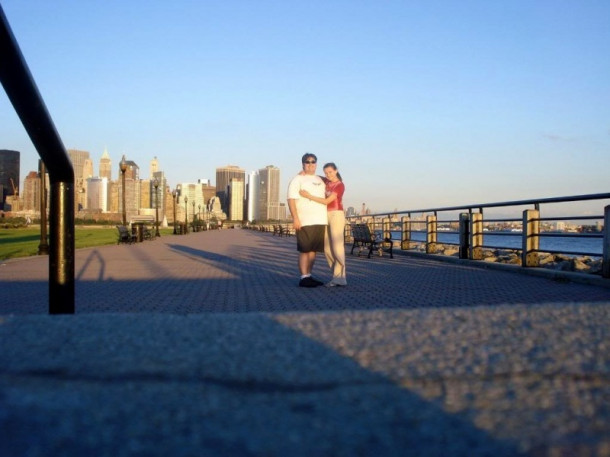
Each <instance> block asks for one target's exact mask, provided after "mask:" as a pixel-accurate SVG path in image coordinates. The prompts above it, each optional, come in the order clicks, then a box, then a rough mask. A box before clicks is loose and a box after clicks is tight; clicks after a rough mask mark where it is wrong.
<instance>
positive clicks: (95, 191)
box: [87, 177, 109, 213]
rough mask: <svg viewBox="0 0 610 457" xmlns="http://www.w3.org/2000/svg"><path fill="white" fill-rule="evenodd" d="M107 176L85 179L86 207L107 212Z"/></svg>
mask: <svg viewBox="0 0 610 457" xmlns="http://www.w3.org/2000/svg"><path fill="white" fill-rule="evenodd" d="M108 193H109V192H108V178H105V177H104V178H88V179H87V208H88V209H90V210H100V211H101V212H102V213H107V212H108Z"/></svg>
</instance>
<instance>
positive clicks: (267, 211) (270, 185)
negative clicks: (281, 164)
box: [258, 165, 285, 221]
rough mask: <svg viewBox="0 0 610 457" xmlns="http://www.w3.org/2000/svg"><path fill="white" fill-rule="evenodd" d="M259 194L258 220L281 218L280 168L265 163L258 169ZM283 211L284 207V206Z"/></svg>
mask: <svg viewBox="0 0 610 457" xmlns="http://www.w3.org/2000/svg"><path fill="white" fill-rule="evenodd" d="M258 176H259V194H258V208H259V216H258V218H259V219H260V220H263V221H266V220H277V219H282V218H283V217H282V216H281V212H280V206H282V205H280V169H279V168H278V167H275V166H273V165H267V166H266V167H265V168H261V169H260V170H258ZM284 213H285V208H284Z"/></svg>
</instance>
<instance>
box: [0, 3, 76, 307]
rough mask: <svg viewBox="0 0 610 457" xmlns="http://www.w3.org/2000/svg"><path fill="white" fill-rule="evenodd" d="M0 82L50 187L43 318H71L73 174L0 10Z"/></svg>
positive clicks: (0, 6)
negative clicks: (45, 312)
mask: <svg viewBox="0 0 610 457" xmlns="http://www.w3.org/2000/svg"><path fill="white" fill-rule="evenodd" d="M0 62H2V64H1V65H0V82H2V86H3V87H4V90H5V91H6V94H7V96H8V98H9V100H10V101H11V103H12V105H13V107H14V108H15V112H16V113H17V115H18V116H19V119H20V120H21V123H22V124H23V126H24V128H25V130H26V131H27V133H28V135H29V137H30V139H31V140H32V143H33V144H34V147H35V148H36V150H37V151H38V154H39V155H40V158H41V159H42V161H43V162H44V164H45V166H46V168H47V170H48V172H49V181H50V184H51V198H50V212H49V237H50V243H49V248H50V249H49V313H50V314H72V313H74V170H73V168H72V164H71V163H70V159H69V158H68V154H67V153H66V149H65V147H64V145H63V143H62V141H61V138H60V137H59V134H58V133H57V130H56V128H55V125H54V124H53V120H52V119H51V116H50V115H49V112H48V111H47V108H46V106H45V104H44V101H43V99H42V97H41V95H40V92H39V91H38V88H37V87H36V83H35V82H34V78H33V77H32V74H31V73H30V70H29V69H28V66H27V64H26V62H25V59H24V58H23V54H22V53H21V50H20V49H19V45H18V44H17V41H16V39H15V36H14V35H13V32H12V31H11V28H10V26H9V23H8V20H7V18H6V16H5V14H4V11H3V9H2V5H0Z"/></svg>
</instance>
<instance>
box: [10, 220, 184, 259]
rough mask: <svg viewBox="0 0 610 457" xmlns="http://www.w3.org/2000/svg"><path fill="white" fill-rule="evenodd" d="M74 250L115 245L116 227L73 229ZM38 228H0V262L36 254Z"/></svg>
mask: <svg viewBox="0 0 610 457" xmlns="http://www.w3.org/2000/svg"><path fill="white" fill-rule="evenodd" d="M159 231H160V232H161V235H162V236H163V235H168V234H170V233H172V229H171V228H170V229H161V230H159ZM74 232H75V240H74V244H75V246H76V249H79V248H87V247H91V246H103V245H105V244H115V243H116V242H117V238H118V232H117V229H116V227H93V228H91V227H78V226H76V227H75V229H74ZM39 244H40V228H38V227H36V228H18V229H2V228H0V260H6V259H11V258H15V257H27V256H31V255H37V254H38V245H39Z"/></svg>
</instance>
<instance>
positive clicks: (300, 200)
mask: <svg viewBox="0 0 610 457" xmlns="http://www.w3.org/2000/svg"><path fill="white" fill-rule="evenodd" d="M301 189H305V190H306V191H307V192H309V193H310V194H311V195H313V196H314V197H320V198H325V197H326V195H325V190H326V186H325V184H324V181H322V179H321V178H320V177H319V176H318V175H296V176H295V177H294V178H292V181H290V184H289V185H288V198H289V199H291V198H292V199H294V200H296V204H297V214H298V216H299V220H300V221H301V225H326V224H327V223H328V216H327V211H326V205H322V204H320V203H316V202H314V201H313V200H309V199H308V198H304V197H301V195H300V194H299V191H300V190H301Z"/></svg>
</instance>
